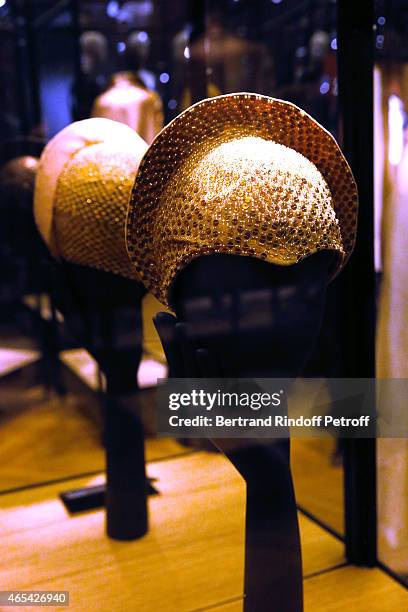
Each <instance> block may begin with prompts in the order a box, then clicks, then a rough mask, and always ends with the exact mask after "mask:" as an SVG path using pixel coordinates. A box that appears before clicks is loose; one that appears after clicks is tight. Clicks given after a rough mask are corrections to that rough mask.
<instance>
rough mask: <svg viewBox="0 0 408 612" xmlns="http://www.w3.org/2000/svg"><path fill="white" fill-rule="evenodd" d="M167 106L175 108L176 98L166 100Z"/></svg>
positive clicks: (171, 108)
mask: <svg viewBox="0 0 408 612" xmlns="http://www.w3.org/2000/svg"><path fill="white" fill-rule="evenodd" d="M167 106H168V107H169V109H170V110H174V109H175V108H177V100H175V99H174V98H172V99H171V100H169V101H168V103H167Z"/></svg>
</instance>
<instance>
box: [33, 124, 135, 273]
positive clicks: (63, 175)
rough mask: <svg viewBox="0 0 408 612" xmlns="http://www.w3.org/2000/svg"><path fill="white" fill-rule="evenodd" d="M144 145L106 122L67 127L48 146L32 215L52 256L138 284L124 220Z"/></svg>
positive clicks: (125, 129) (130, 132) (128, 130)
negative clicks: (129, 255) (131, 280)
mask: <svg viewBox="0 0 408 612" xmlns="http://www.w3.org/2000/svg"><path fill="white" fill-rule="evenodd" d="M146 149H147V144H146V143H145V141H144V140H143V139H142V138H140V136H138V135H137V134H136V132H134V131H133V130H132V129H131V128H129V127H128V126H126V125H124V124H122V123H118V122H116V121H111V120H109V119H101V118H94V119H86V120H85V121H78V122H77V123H73V124H71V125H69V126H68V127H67V128H65V129H64V130H62V131H61V132H59V133H58V134H57V135H56V136H55V137H54V138H53V139H52V140H51V141H50V142H49V143H48V145H47V146H46V148H45V149H44V152H43V154H42V156H41V160H40V167H39V170H38V174H37V179H36V188H35V196H34V214H35V219H36V223H37V226H38V229H39V231H40V233H41V235H42V237H43V239H44V241H45V242H46V244H47V245H48V247H49V249H50V251H51V253H52V254H53V255H54V256H55V257H57V258H61V259H65V260H66V261H69V262H71V263H76V264H80V265H84V266H88V267H91V268H97V269H100V270H104V271H106V272H114V273H116V274H120V275H121V276H125V277H128V278H133V279H136V280H139V278H138V275H137V272H136V270H135V268H134V267H133V266H132V265H131V263H130V261H129V257H128V255H127V252H126V245H125V218H126V210H127V206H128V202H129V197H130V193H131V189H132V185H133V183H134V179H135V176H136V173H137V170H138V167H139V163H140V160H141V159H142V157H143V155H144V153H145V151H146Z"/></svg>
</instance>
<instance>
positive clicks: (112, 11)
mask: <svg viewBox="0 0 408 612" xmlns="http://www.w3.org/2000/svg"><path fill="white" fill-rule="evenodd" d="M0 2H1V0H0ZM106 14H107V15H108V17H117V16H118V14H119V2H117V1H116V0H111V1H110V2H108V4H107V5H106Z"/></svg>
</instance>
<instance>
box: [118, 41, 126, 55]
mask: <svg viewBox="0 0 408 612" xmlns="http://www.w3.org/2000/svg"><path fill="white" fill-rule="evenodd" d="M116 48H117V50H118V52H119V53H123V52H124V50H125V49H126V44H125V43H124V42H123V40H121V41H120V42H118V44H117V45H116Z"/></svg>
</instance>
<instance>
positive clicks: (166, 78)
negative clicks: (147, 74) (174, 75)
mask: <svg viewBox="0 0 408 612" xmlns="http://www.w3.org/2000/svg"><path fill="white" fill-rule="evenodd" d="M159 81H160V83H168V82H169V81H170V75H169V74H168V72H162V73H161V75H160V76H159Z"/></svg>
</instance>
